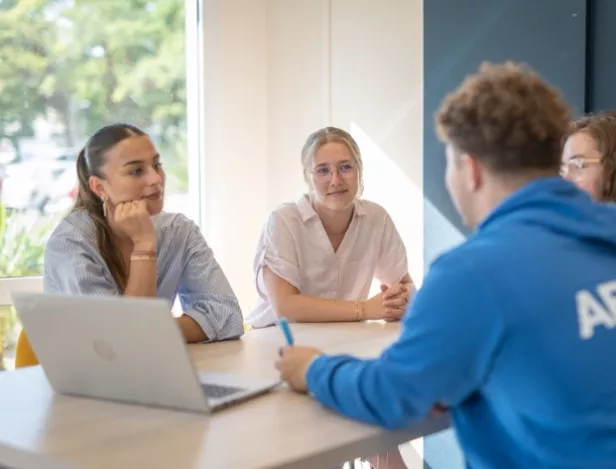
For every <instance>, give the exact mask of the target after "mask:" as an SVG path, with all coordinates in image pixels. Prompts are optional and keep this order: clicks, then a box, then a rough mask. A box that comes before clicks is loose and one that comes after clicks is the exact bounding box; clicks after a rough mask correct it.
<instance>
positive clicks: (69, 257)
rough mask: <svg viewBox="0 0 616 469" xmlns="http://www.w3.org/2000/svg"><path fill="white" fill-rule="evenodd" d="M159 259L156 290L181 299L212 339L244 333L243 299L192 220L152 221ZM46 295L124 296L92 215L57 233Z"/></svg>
mask: <svg viewBox="0 0 616 469" xmlns="http://www.w3.org/2000/svg"><path fill="white" fill-rule="evenodd" d="M152 220H153V222H154V226H155V228H156V238H157V244H156V246H157V251H158V259H157V262H156V268H157V281H156V291H157V296H158V297H159V298H165V299H167V300H169V301H170V302H172V303H173V301H174V300H175V298H176V295H177V297H178V298H179V299H180V302H181V305H182V310H183V311H184V314H186V315H188V316H190V317H191V318H193V319H194V320H195V321H196V322H197V323H198V324H199V325H200V326H201V328H202V329H203V331H204V332H205V333H206V334H207V337H208V339H209V340H223V339H232V338H237V337H240V336H241V335H242V334H243V332H244V325H243V318H242V312H241V310H240V306H239V303H238V301H237V297H236V296H235V294H234V293H233V290H232V289H231V286H230V285H229V282H228V280H227V278H226V277H225V274H224V273H223V271H222V269H221V268H220V266H219V264H218V262H217V261H216V259H215V258H214V254H213V251H212V249H211V248H210V247H209V246H208V244H207V243H206V241H205V239H204V237H203V235H202V234H201V231H200V230H199V227H198V226H197V225H196V224H195V223H194V222H192V221H191V220H190V219H188V218H187V217H186V216H184V215H181V214H177V213H165V212H162V213H160V214H158V215H156V216H154V217H152ZM43 284H44V289H45V291H46V292H50V293H59V294H64V295H104V296H107V295H119V294H120V292H119V291H118V286H117V285H116V283H115V281H114V280H113V277H112V276H111V272H110V271H109V269H108V268H107V264H106V263H105V261H104V260H103V258H102V256H101V254H100V252H99V250H98V245H97V241H96V229H95V226H94V222H93V221H92V220H91V218H90V216H89V215H88V214H87V212H84V211H75V212H71V213H70V214H69V215H68V216H66V218H64V219H63V220H62V221H61V222H60V224H59V225H58V226H57V227H56V229H55V230H54V231H53V233H52V234H51V237H50V238H49V241H48V242H47V246H46V249H45V264H44V270H43Z"/></svg>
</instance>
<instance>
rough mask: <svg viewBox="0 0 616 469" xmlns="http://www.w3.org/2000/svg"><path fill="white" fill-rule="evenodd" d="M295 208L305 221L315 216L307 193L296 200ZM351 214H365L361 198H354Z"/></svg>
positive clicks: (315, 213) (355, 215)
mask: <svg viewBox="0 0 616 469" xmlns="http://www.w3.org/2000/svg"><path fill="white" fill-rule="evenodd" d="M296 205H297V209H298V210H299V214H300V215H301V216H302V221H303V222H304V223H305V222H306V221H308V220H310V219H311V218H313V217H316V216H317V212H315V211H314V208H313V207H312V202H311V201H310V196H309V195H308V194H303V195H302V196H301V197H300V198H299V199H298V200H297V202H296ZM353 208H354V211H353V216H354V217H357V216H363V215H365V214H366V209H365V207H364V203H363V201H362V200H361V199H355V202H353Z"/></svg>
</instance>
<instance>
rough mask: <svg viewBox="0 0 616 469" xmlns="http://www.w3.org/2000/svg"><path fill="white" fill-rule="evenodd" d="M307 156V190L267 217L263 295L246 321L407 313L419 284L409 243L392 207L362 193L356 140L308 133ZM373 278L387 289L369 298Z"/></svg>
mask: <svg viewBox="0 0 616 469" xmlns="http://www.w3.org/2000/svg"><path fill="white" fill-rule="evenodd" d="M301 160H302V165H303V168H304V178H305V181H306V183H307V185H308V189H309V190H308V193H306V194H304V195H302V196H301V197H300V198H299V200H297V201H294V202H289V203H285V204H283V205H281V206H280V207H278V208H277V209H275V210H274V211H273V212H272V213H271V214H270V216H269V218H268V220H267V222H266V223H265V226H264V228H263V230H262V233H261V236H260V239H259V242H258V246H257V250H256V255H255V258H254V266H253V267H254V275H255V282H256V289H257V292H258V300H257V304H256V306H255V308H254V309H253V310H252V311H251V312H250V313H249V314H248V315H247V317H246V318H245V321H246V323H247V324H248V325H249V326H251V327H253V328H259V327H266V326H270V325H273V324H275V323H276V322H277V318H278V317H280V316H283V317H286V318H287V319H289V320H290V321H293V322H341V321H362V320H368V319H377V320H378V319H385V320H398V319H400V317H401V316H402V315H403V313H404V311H405V309H406V305H407V303H408V300H409V296H410V295H411V294H412V291H413V282H412V280H411V276H410V275H409V272H408V261H407V255H406V249H405V247H404V243H403V242H402V239H401V238H400V235H399V234H398V231H397V230H396V227H395V225H394V223H393V221H392V219H391V218H390V216H389V215H388V213H387V212H386V211H385V209H384V208H383V207H381V206H380V205H378V204H376V203H374V202H370V201H368V200H363V199H361V198H360V196H361V193H362V190H363V182H362V170H363V167H362V159H361V153H360V150H359V147H358V145H357V143H356V142H355V140H354V139H353V137H352V136H351V135H350V134H349V133H348V132H346V131H344V130H342V129H339V128H336V127H326V128H323V129H320V130H318V131H316V132H314V133H312V134H311V135H310V136H309V137H308V139H307V141H306V142H305V144H304V147H303V149H302V153H301ZM374 278H376V279H377V280H379V281H380V282H381V291H380V292H379V293H378V294H376V295H374V296H372V297H371V298H368V296H369V294H370V288H371V285H372V282H373V279H374Z"/></svg>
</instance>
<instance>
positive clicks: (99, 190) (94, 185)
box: [88, 176, 105, 199]
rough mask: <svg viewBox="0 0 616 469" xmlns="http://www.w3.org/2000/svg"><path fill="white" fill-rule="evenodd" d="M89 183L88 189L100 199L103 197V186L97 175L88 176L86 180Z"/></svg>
mask: <svg viewBox="0 0 616 469" xmlns="http://www.w3.org/2000/svg"><path fill="white" fill-rule="evenodd" d="M88 182H89V183H90V189H91V190H92V192H94V194H96V196H97V197H98V198H100V199H103V198H104V197H105V188H104V187H103V180H102V179H101V178H99V177H98V176H90V179H89V181H88Z"/></svg>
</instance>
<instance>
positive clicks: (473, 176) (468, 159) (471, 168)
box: [462, 154, 484, 192]
mask: <svg viewBox="0 0 616 469" xmlns="http://www.w3.org/2000/svg"><path fill="white" fill-rule="evenodd" d="M462 164H463V165H464V172H465V178H464V180H465V181H466V184H467V189H468V190H469V191H470V192H477V191H478V190H479V189H480V188H481V186H483V178H484V176H483V172H484V168H483V166H482V165H481V163H480V162H479V160H477V158H475V157H473V156H472V155H468V154H465V155H464V156H463V157H462Z"/></svg>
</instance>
